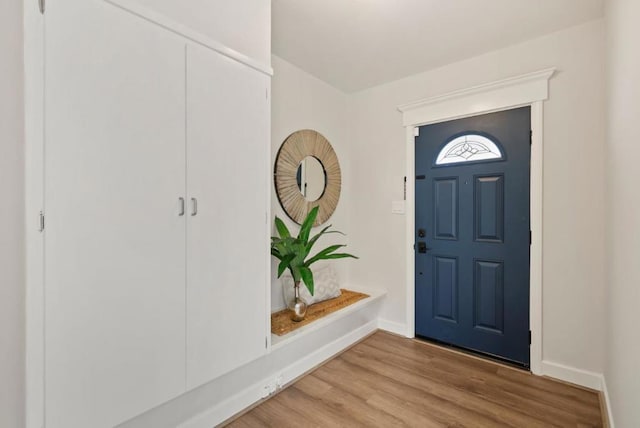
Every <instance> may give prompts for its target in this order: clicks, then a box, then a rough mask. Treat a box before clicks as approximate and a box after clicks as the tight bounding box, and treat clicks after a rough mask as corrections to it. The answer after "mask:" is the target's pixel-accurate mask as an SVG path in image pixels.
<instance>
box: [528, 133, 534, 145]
mask: <svg viewBox="0 0 640 428" xmlns="http://www.w3.org/2000/svg"><path fill="white" fill-rule="evenodd" d="M529 145H530V146H533V130H529Z"/></svg>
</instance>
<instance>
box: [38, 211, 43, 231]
mask: <svg viewBox="0 0 640 428" xmlns="http://www.w3.org/2000/svg"><path fill="white" fill-rule="evenodd" d="M39 221H40V223H39V226H38V232H44V213H43V212H42V211H40V216H39Z"/></svg>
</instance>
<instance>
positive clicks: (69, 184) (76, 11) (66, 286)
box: [45, 0, 186, 428]
mask: <svg viewBox="0 0 640 428" xmlns="http://www.w3.org/2000/svg"><path fill="white" fill-rule="evenodd" d="M45 16H46V45H47V47H46V52H47V53H46V95H45V99H46V101H45V115H46V143H45V144H46V150H45V151H46V154H45V156H46V172H45V176H46V185H45V193H46V196H45V198H46V203H45V205H46V219H47V224H46V230H45V241H46V243H45V248H46V249H45V252H46V255H45V259H46V262H45V265H46V267H45V269H46V275H45V277H46V279H45V290H46V291H45V293H46V304H45V306H46V314H45V318H46V324H45V330H46V332H45V337H46V339H45V346H46V357H45V371H46V375H45V376H46V382H45V383H46V387H45V389H46V391H45V401H46V426H47V428H57V427H61V428H62V427H63V428H74V427H82V428H86V427H112V426H114V425H116V424H118V423H120V422H123V421H124V420H126V419H129V418H131V417H133V416H135V415H137V414H139V413H141V412H143V411H145V410H147V409H149V408H151V407H153V406H155V405H158V404H160V403H162V402H164V401H166V400H169V399H171V398H173V397H175V396H177V395H179V394H180V393H181V392H183V391H184V387H185V317H186V315H185V275H186V267H185V217H184V216H183V217H180V216H179V208H180V207H179V201H178V198H179V197H180V196H185V145H184V133H185V119H184V116H185V113H184V110H185V101H184V99H185V90H184V85H185V72H184V55H185V52H184V49H185V47H184V44H183V43H182V42H181V41H180V40H179V39H177V38H176V37H174V36H173V35H172V34H170V33H167V32H165V31H163V30H161V29H159V28H156V27H155V26H153V24H151V23H149V22H147V21H144V20H142V19H139V18H137V17H135V16H133V15H130V14H128V13H126V12H124V11H122V10H120V9H118V8H114V7H113V6H111V5H109V4H107V3H105V2H102V1H95V0H66V1H64V2H55V3H54V2H52V3H51V5H50V7H48V8H47V13H46V15H45Z"/></svg>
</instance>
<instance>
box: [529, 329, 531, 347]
mask: <svg viewBox="0 0 640 428" xmlns="http://www.w3.org/2000/svg"><path fill="white" fill-rule="evenodd" d="M529 345H531V330H529Z"/></svg>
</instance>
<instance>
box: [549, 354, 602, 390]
mask: <svg viewBox="0 0 640 428" xmlns="http://www.w3.org/2000/svg"><path fill="white" fill-rule="evenodd" d="M541 366H542V367H541V368H542V374H543V375H544V376H549V377H552V378H555V379H559V380H563V381H565V382H569V383H573V384H576V385H580V386H584V387H585V388H591V389H594V390H596V391H601V390H602V379H603V378H602V374H601V373H595V372H591V371H588V370H582V369H578V368H575V367H570V366H565V365H564V364H560V363H556V362H553V361H549V360H543V361H542V365H541Z"/></svg>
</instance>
